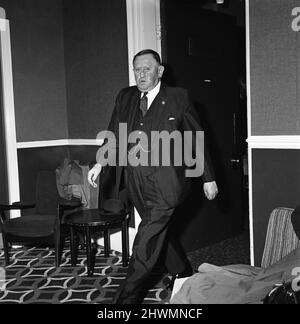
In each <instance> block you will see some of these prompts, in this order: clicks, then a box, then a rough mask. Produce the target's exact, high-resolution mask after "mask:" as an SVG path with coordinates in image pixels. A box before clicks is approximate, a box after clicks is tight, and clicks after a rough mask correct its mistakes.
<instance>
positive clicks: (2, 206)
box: [0, 201, 35, 210]
mask: <svg viewBox="0 0 300 324" xmlns="http://www.w3.org/2000/svg"><path fill="white" fill-rule="evenodd" d="M34 207H35V203H30V202H22V201H16V202H14V203H12V204H11V205H10V204H0V209H1V210H13V209H29V208H34Z"/></svg>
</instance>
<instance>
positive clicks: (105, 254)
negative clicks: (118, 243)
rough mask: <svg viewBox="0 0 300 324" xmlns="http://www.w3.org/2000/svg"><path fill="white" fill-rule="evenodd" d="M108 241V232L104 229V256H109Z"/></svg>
mask: <svg viewBox="0 0 300 324" xmlns="http://www.w3.org/2000/svg"><path fill="white" fill-rule="evenodd" d="M109 250H110V242H109V233H108V230H107V229H105V230H104V256H105V257H106V258H108V257H109Z"/></svg>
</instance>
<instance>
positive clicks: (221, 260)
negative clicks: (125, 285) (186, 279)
mask: <svg viewBox="0 0 300 324" xmlns="http://www.w3.org/2000/svg"><path fill="white" fill-rule="evenodd" d="M187 255H188V258H189V260H190V263H191V264H192V266H193V268H194V269H197V268H198V267H199V265H200V264H202V263H203V262H207V263H212V264H215V265H226V264H234V263H244V264H249V234H248V231H245V232H244V233H242V234H240V235H239V236H237V237H234V238H230V239H227V240H224V241H221V242H219V243H216V244H214V245H211V246H207V247H204V248H201V249H199V250H196V251H192V252H189V253H188V254H187ZM54 264H55V262H54V250H53V249H49V248H38V247H32V248H18V249H12V250H11V264H10V265H9V266H8V267H4V253H3V250H0V304H1V303H2V304H3V303H7V304H13V303H18V304H19V303H24V304H76V303H77V304H84V303H87V304H110V303H111V302H112V298H113V296H114V295H115V293H116V290H117V288H118V286H119V285H120V284H121V282H122V280H124V278H125V275H126V268H123V267H122V257H121V253H119V252H116V251H110V256H109V257H108V258H106V257H104V254H103V249H102V248H101V247H99V248H98V252H97V254H96V264H95V270H94V276H92V277H89V276H87V269H86V266H85V265H86V256H85V251H84V250H81V251H80V252H79V255H78V263H77V266H76V267H72V266H71V260H70V251H69V249H66V250H64V252H63V256H62V263H61V266H60V267H58V268H55V266H54ZM153 279H154V280H156V281H155V282H157V283H156V285H155V286H154V288H153V289H151V290H149V291H148V294H147V296H146V298H145V299H144V302H143V303H144V304H168V303H169V300H170V297H171V292H170V291H169V290H167V289H166V285H167V284H168V283H169V277H168V276H164V277H163V278H161V277H158V276H156V278H155V276H154V277H153Z"/></svg>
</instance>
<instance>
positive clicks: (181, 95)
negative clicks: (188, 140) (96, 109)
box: [97, 83, 214, 207]
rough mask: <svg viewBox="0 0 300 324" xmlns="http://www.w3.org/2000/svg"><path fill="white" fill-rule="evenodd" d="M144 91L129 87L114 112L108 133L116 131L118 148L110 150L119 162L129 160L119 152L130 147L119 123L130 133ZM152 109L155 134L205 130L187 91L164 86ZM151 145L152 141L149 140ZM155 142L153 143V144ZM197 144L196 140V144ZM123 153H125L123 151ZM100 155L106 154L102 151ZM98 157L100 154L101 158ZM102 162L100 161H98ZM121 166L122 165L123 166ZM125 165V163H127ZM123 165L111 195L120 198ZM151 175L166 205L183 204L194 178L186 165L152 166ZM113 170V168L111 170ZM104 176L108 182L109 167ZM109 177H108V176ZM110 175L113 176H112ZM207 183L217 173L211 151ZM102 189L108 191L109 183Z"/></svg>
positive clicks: (206, 168)
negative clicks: (123, 124) (125, 125)
mask: <svg viewBox="0 0 300 324" xmlns="http://www.w3.org/2000/svg"><path fill="white" fill-rule="evenodd" d="M139 100H140V92H139V90H138V88H137V87H136V86H133V87H128V88H125V89H123V90H121V91H120V93H119V94H118V96H117V99H116V103H115V108H114V111H113V113H112V117H111V121H110V123H109V127H108V130H109V131H112V132H113V133H114V134H115V136H116V139H117V141H116V145H115V147H110V149H111V150H114V152H115V154H116V155H115V156H116V157H117V161H119V162H120V161H124V159H126V158H127V151H126V150H121V149H119V148H120V147H121V145H122V144H123V145H126V140H127V139H124V138H121V139H120V140H121V141H125V142H123V143H120V142H119V140H118V137H119V123H127V132H128V134H129V133H130V132H131V131H132V130H133V126H134V121H135V116H136V113H137V112H138V111H139ZM149 109H154V110H155V114H154V117H153V119H152V130H154V131H158V132H161V131H164V130H166V131H168V132H170V133H171V132H172V131H175V130H178V131H180V132H182V131H193V132H195V131H202V128H201V126H200V121H199V118H198V115H197V113H196V111H195V109H194V107H193V104H192V103H191V101H190V99H189V96H188V93H187V91H186V90H185V89H183V88H175V87H168V86H166V85H164V84H163V83H162V84H161V87H160V91H159V93H158V94H157V96H156V97H155V99H154V101H153V102H152V104H151V107H150V108H149ZM149 142H150V141H149ZM153 142H154V141H153V140H152V143H153ZM193 143H195V141H193ZM121 151H122V152H121ZM98 154H100V155H101V154H103V152H102V151H101V148H100V149H99V151H98ZM97 156H98V155H97ZM97 161H98V158H97ZM119 164H120V163H119ZM123 164H124V163H123ZM123 168H124V167H123V166H119V165H117V166H116V167H115V169H114V171H113V172H114V173H115V174H114V175H113V179H114V180H115V186H114V189H112V188H110V189H109V190H108V191H109V194H106V195H110V196H114V197H118V196H119V192H120V191H121V190H122V188H123V186H122V177H123ZM150 168H151V169H150V170H151V172H150V174H149V175H147V177H150V178H151V180H152V181H155V183H156V184H157V186H158V188H159V190H160V191H161V195H162V197H163V198H164V200H165V201H166V203H167V204H168V205H169V206H170V207H171V206H172V207H175V206H177V205H178V204H180V203H181V202H182V201H183V200H184V198H185V196H186V195H187V193H188V189H189V187H190V183H191V179H190V178H188V177H186V174H185V171H186V166H185V165H184V163H183V165H182V166H175V165H172V163H171V165H170V166H154V167H150ZM109 169H110V171H112V169H111V168H109ZM103 174H104V176H102V175H101V178H102V180H101V179H100V181H101V182H102V181H104V182H105V181H106V180H107V178H108V177H110V176H111V174H112V173H111V172H110V173H109V171H108V168H107V167H105V168H104V169H103ZM105 174H106V175H105ZM108 174H109V176H108ZM202 179H203V181H204V182H208V181H213V180H214V173H213V170H212V167H211V162H210V158H209V154H208V152H207V150H205V154H204V172H203V174H202ZM102 186H104V188H105V184H104V183H103V184H102Z"/></svg>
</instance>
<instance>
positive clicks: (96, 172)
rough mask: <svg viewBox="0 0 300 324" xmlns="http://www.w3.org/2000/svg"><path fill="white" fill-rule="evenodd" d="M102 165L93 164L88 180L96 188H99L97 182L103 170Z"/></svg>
mask: <svg viewBox="0 0 300 324" xmlns="http://www.w3.org/2000/svg"><path fill="white" fill-rule="evenodd" d="M101 169H102V166H101V165H100V164H99V163H97V164H95V165H94V166H93V168H92V169H91V170H90V171H89V173H88V182H89V183H90V185H91V186H93V187H94V188H97V183H96V182H95V181H96V179H97V178H98V175H99V173H100V172H101Z"/></svg>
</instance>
